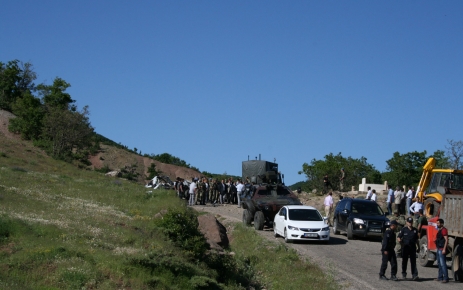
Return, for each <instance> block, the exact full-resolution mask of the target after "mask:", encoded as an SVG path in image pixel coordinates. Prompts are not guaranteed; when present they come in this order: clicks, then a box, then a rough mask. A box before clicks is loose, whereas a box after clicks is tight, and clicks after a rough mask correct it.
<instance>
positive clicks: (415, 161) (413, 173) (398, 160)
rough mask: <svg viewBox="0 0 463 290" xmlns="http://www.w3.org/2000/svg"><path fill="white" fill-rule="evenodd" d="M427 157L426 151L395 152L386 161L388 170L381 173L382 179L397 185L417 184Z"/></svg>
mask: <svg viewBox="0 0 463 290" xmlns="http://www.w3.org/2000/svg"><path fill="white" fill-rule="evenodd" d="M427 159H428V157H426V151H423V152H417V151H413V152H409V153H405V154H400V153H399V152H395V153H394V154H393V157H392V158H391V159H389V160H387V161H386V163H387V167H386V170H388V171H387V172H384V173H383V180H387V181H388V183H389V184H390V185H397V186H402V185H412V184H417V183H419V181H420V178H421V174H422V172H423V166H424V164H425V163H426V160H427Z"/></svg>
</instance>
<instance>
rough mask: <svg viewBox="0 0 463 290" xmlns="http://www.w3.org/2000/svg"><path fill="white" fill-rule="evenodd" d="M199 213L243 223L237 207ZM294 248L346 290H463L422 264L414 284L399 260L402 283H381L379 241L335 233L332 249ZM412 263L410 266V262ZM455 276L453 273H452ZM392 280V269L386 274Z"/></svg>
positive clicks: (319, 246) (306, 245) (269, 233)
mask: <svg viewBox="0 0 463 290" xmlns="http://www.w3.org/2000/svg"><path fill="white" fill-rule="evenodd" d="M194 208H195V209H196V210H198V211H204V212H209V213H212V214H214V215H216V216H217V215H219V216H221V217H223V218H225V221H226V222H241V216H242V209H240V208H237V206H236V205H225V206H216V207H213V206H210V205H206V206H195V207H194ZM259 233H260V234H261V235H262V236H263V237H265V238H267V239H269V240H271V241H275V242H276V243H284V240H283V239H282V238H281V237H279V238H274V237H273V229H271V228H264V231H260V232H259ZM287 245H288V246H289V247H292V248H294V249H295V250H296V251H297V252H298V253H299V254H300V255H301V257H303V258H306V259H308V260H310V261H312V262H314V263H316V264H319V265H320V266H321V267H322V268H323V269H325V270H326V271H327V272H328V273H330V274H331V275H333V277H334V279H335V280H336V281H337V282H338V283H339V284H340V285H341V287H342V288H343V289H420V290H425V289H433V290H434V289H462V286H463V284H461V283H455V282H454V281H453V279H451V280H450V282H449V283H448V284H441V283H438V282H435V281H433V279H434V278H435V277H437V266H436V265H434V266H433V267H429V268H424V267H421V266H420V265H419V264H418V266H417V267H418V272H419V277H420V279H419V280H418V281H412V280H411V274H410V265H408V271H407V272H408V276H409V278H408V279H407V280H403V279H400V278H401V275H400V273H401V269H402V268H401V265H402V259H398V260H397V262H398V275H397V277H398V278H399V279H400V280H399V281H397V282H394V281H382V280H379V279H378V276H379V274H378V273H379V268H380V266H381V253H380V251H379V250H380V248H381V241H380V240H379V239H356V240H351V241H348V240H347V237H346V236H345V234H344V235H342V234H341V235H334V234H333V233H331V238H330V243H329V244H328V245H325V244H320V243H316V242H299V243H291V244H287ZM409 263H410V262H409ZM449 275H451V271H449ZM386 276H387V277H389V276H390V265H388V269H387V272H386Z"/></svg>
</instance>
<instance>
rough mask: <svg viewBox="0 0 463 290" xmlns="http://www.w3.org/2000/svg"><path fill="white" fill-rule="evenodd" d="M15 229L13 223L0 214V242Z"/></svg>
mask: <svg viewBox="0 0 463 290" xmlns="http://www.w3.org/2000/svg"><path fill="white" fill-rule="evenodd" d="M14 231H15V224H14V223H13V222H12V221H11V220H10V219H9V218H7V217H5V216H0V242H2V241H4V240H6V239H8V238H9V237H10V236H11V234H13V233H14Z"/></svg>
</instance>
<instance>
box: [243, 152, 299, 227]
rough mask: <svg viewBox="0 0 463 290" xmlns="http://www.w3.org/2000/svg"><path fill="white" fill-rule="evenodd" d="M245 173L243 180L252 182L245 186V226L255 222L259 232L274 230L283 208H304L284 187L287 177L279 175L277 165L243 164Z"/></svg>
mask: <svg viewBox="0 0 463 290" xmlns="http://www.w3.org/2000/svg"><path fill="white" fill-rule="evenodd" d="M259 159H260V158H259ZM242 173H243V175H242V176H243V180H249V183H247V182H245V184H246V187H245V193H244V194H243V199H242V201H241V205H242V207H243V209H244V210H243V223H244V224H245V225H246V226H251V224H252V222H254V228H255V229H256V230H263V229H264V225H266V226H268V227H271V226H272V223H273V218H274V217H275V215H276V214H277V212H278V211H279V210H280V208H282V207H283V206H285V205H290V204H294V205H300V204H302V203H301V202H300V200H299V199H298V198H297V196H296V195H295V194H294V193H293V192H292V191H291V190H290V189H289V188H287V187H286V186H285V185H284V182H283V178H284V175H282V174H280V172H279V171H278V164H276V163H274V162H268V161H263V160H248V161H243V163H242Z"/></svg>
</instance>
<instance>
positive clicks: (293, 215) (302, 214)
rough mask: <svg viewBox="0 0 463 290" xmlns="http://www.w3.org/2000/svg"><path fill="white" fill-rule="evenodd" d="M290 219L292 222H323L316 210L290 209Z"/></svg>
mask: <svg viewBox="0 0 463 290" xmlns="http://www.w3.org/2000/svg"><path fill="white" fill-rule="evenodd" d="M289 219H290V220H292V221H322V220H323V218H322V216H321V215H320V213H318V211H317V210H316V209H299V208H298V209H290V210H289Z"/></svg>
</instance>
